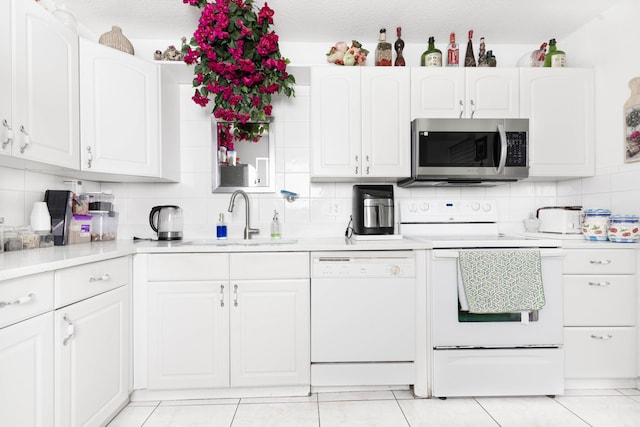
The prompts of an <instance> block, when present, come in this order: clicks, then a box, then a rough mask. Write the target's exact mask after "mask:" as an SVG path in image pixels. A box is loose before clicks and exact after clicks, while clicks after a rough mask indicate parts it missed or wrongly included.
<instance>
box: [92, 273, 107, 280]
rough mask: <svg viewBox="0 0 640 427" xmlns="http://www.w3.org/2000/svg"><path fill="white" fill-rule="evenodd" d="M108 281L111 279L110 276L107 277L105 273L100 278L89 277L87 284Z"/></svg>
mask: <svg viewBox="0 0 640 427" xmlns="http://www.w3.org/2000/svg"><path fill="white" fill-rule="evenodd" d="M109 279H111V276H109V275H108V274H107V273H104V274H103V275H102V276H100V277H90V278H89V282H106V281H107V280H109Z"/></svg>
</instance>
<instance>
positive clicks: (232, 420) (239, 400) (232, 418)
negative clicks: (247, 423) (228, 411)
mask: <svg viewBox="0 0 640 427" xmlns="http://www.w3.org/2000/svg"><path fill="white" fill-rule="evenodd" d="M240 402H242V399H238V403H237V404H236V410H235V411H233V417H231V423H229V427H231V426H233V422H234V421H235V420H236V414H237V413H238V409H240Z"/></svg>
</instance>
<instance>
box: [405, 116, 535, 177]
mask: <svg viewBox="0 0 640 427" xmlns="http://www.w3.org/2000/svg"><path fill="white" fill-rule="evenodd" d="M528 133H529V120H528V119H415V120H413V121H412V122H411V177H410V178H406V179H403V180H401V181H399V182H398V185H399V186H400V187H417V186H434V185H440V186H447V185H448V186H473V185H476V186H493V185H497V184H500V183H505V182H513V181H518V180H520V179H523V178H527V177H528V176H529V164H528V162H529V144H528V143H529V138H528Z"/></svg>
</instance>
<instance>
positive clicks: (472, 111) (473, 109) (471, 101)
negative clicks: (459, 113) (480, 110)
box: [469, 99, 476, 119]
mask: <svg viewBox="0 0 640 427" xmlns="http://www.w3.org/2000/svg"><path fill="white" fill-rule="evenodd" d="M469 105H471V116H470V117H471V118H472V119H473V115H474V114H475V113H476V104H475V102H473V99H471V100H469Z"/></svg>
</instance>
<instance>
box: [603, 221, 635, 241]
mask: <svg viewBox="0 0 640 427" xmlns="http://www.w3.org/2000/svg"><path fill="white" fill-rule="evenodd" d="M639 229H640V222H639V221H638V215H611V217H609V230H608V231H607V236H608V237H609V240H611V241H612V242H618V243H636V242H637V241H638V236H639V235H640V234H639V233H638V230H639Z"/></svg>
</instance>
